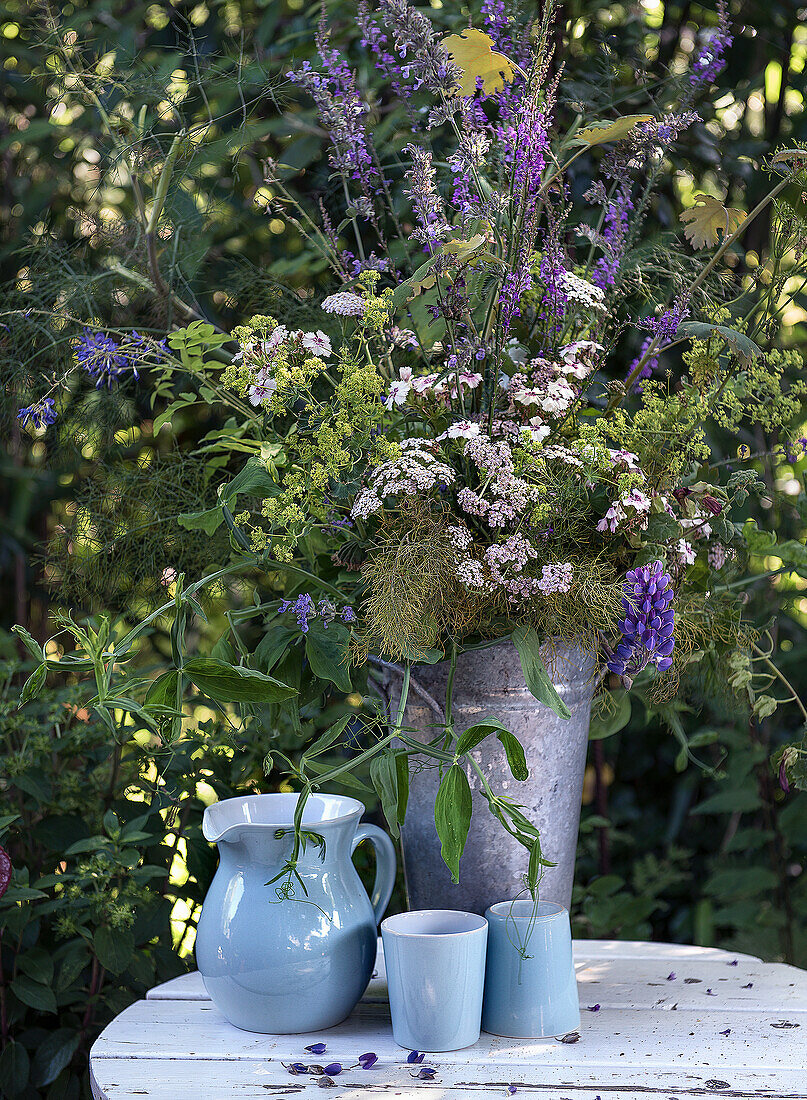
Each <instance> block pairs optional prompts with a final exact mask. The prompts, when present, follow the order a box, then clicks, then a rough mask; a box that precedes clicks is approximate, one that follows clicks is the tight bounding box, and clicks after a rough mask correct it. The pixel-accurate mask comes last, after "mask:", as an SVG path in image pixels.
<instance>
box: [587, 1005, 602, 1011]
mask: <svg viewBox="0 0 807 1100" xmlns="http://www.w3.org/2000/svg"><path fill="white" fill-rule="evenodd" d="M587 1007H588V1010H589V1012H599V1011H600V1006H599V1005H588V1006H587Z"/></svg>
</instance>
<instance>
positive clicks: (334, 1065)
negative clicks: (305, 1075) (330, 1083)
mask: <svg viewBox="0 0 807 1100" xmlns="http://www.w3.org/2000/svg"><path fill="white" fill-rule="evenodd" d="M341 1072H342V1064H341V1062H331V1064H330V1065H328V1066H326V1067H325V1075H326V1076H327V1077H338V1076H339V1074H340V1073H341Z"/></svg>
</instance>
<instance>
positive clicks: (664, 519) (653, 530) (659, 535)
mask: <svg viewBox="0 0 807 1100" xmlns="http://www.w3.org/2000/svg"><path fill="white" fill-rule="evenodd" d="M682 534H683V531H682V529H681V525H680V523H679V522H678V520H676V519H674V518H673V516H671V515H668V514H667V512H654V513H653V514H652V515H651V516H650V518H649V519H648V521H647V528H646V530H645V535H644V537H645V539H646V541H647V542H657V543H666V542H672V541H673V539H680V538H681V536H682Z"/></svg>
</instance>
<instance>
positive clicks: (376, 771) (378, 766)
mask: <svg viewBox="0 0 807 1100" xmlns="http://www.w3.org/2000/svg"><path fill="white" fill-rule="evenodd" d="M398 755H401V754H397V753H394V752H380V753H378V754H377V755H376V756H374V757H373V758H372V759H371V761H370V780H371V782H372V784H373V786H374V787H375V791H376V794H377V795H378V798H379V801H380V802H381V809H382V810H383V811H384V817H385V818H386V819H387V825H389V831H390V832H391V833H392V835H393V836H394V837H398V836H399V835H400V829H399V828H398V769H397V766H396V761H397V757H398Z"/></svg>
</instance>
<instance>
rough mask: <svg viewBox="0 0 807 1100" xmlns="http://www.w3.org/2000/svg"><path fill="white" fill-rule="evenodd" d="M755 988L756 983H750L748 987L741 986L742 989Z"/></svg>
mask: <svg viewBox="0 0 807 1100" xmlns="http://www.w3.org/2000/svg"><path fill="white" fill-rule="evenodd" d="M753 988H754V983H753V982H749V983H748V985H741V986H740V989H753Z"/></svg>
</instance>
